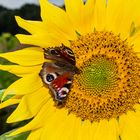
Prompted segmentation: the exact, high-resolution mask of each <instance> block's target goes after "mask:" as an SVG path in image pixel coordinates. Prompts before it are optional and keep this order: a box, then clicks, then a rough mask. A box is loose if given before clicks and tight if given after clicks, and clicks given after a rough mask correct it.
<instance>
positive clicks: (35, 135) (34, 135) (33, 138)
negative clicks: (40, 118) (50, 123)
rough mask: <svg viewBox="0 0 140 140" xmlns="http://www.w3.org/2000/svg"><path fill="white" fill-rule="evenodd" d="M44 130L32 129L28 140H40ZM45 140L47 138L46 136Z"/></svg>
mask: <svg viewBox="0 0 140 140" xmlns="http://www.w3.org/2000/svg"><path fill="white" fill-rule="evenodd" d="M42 132H43V128H39V129H37V130H33V131H31V133H30V135H29V136H28V138H27V140H40V136H41V133H42ZM44 140H45V138H44Z"/></svg>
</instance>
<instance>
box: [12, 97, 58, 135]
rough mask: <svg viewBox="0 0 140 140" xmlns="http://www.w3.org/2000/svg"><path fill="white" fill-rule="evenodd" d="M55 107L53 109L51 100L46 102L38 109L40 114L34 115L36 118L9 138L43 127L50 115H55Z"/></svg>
mask: <svg viewBox="0 0 140 140" xmlns="http://www.w3.org/2000/svg"><path fill="white" fill-rule="evenodd" d="M55 110H56V107H54V101H53V100H52V99H50V100H48V102H47V103H46V104H45V105H44V106H43V107H42V108H41V109H40V112H39V113H38V114H37V115H36V117H35V118H34V119H33V120H32V121H30V122H29V123H28V124H27V125H25V126H23V127H21V128H19V129H17V130H16V131H14V132H13V133H11V134H10V136H14V135H17V134H19V133H22V132H25V131H30V130H36V129H38V128H41V127H44V125H45V123H46V122H47V121H48V119H49V118H50V117H52V114H54V113H55Z"/></svg>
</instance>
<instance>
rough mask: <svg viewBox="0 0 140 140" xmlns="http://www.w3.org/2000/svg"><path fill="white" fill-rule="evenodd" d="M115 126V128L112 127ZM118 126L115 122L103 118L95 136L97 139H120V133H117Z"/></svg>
mask: <svg viewBox="0 0 140 140" xmlns="http://www.w3.org/2000/svg"><path fill="white" fill-rule="evenodd" d="M112 128H113V129H112ZM116 131H117V130H116V128H115V125H114V122H113V123H112V124H110V123H109V121H108V120H101V121H100V122H99V125H98V127H97V130H96V131H95V135H94V138H93V139H95V140H102V139H104V140H118V139H119V135H116ZM114 134H115V135H114Z"/></svg>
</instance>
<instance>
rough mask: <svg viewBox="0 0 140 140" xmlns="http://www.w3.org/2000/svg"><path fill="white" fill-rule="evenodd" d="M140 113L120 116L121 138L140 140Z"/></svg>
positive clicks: (124, 139)
mask: <svg viewBox="0 0 140 140" xmlns="http://www.w3.org/2000/svg"><path fill="white" fill-rule="evenodd" d="M139 118H140V113H139V114H137V113H135V112H128V113H127V115H123V116H120V119H119V125H120V136H121V138H122V140H140V134H139V130H140V119H139Z"/></svg>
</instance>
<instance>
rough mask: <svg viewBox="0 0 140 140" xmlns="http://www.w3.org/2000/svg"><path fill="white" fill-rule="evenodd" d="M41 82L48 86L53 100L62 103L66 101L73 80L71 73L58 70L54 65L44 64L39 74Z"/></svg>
mask: <svg viewBox="0 0 140 140" xmlns="http://www.w3.org/2000/svg"><path fill="white" fill-rule="evenodd" d="M40 76H41V78H42V81H43V82H44V83H45V84H46V85H48V86H49V89H50V90H51V93H52V95H53V96H54V98H55V100H57V101H58V102H62V101H63V100H64V99H66V97H67V95H68V93H69V91H70V87H71V84H72V80H73V72H68V71H65V70H63V69H60V68H59V67H58V66H57V65H55V64H54V63H48V62H45V63H44V64H43V67H42V70H41V72H40Z"/></svg>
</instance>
